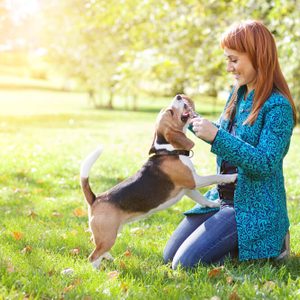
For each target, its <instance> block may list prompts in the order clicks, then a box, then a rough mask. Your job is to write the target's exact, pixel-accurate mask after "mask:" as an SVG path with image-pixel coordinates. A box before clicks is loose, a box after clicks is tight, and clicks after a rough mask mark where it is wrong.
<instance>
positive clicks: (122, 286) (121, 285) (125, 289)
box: [120, 282, 128, 293]
mask: <svg viewBox="0 0 300 300" xmlns="http://www.w3.org/2000/svg"><path fill="white" fill-rule="evenodd" d="M120 287H121V289H122V292H123V293H127V291H128V284H126V283H125V282H121V284H120Z"/></svg>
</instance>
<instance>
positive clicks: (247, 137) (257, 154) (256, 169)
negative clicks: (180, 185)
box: [185, 87, 294, 260]
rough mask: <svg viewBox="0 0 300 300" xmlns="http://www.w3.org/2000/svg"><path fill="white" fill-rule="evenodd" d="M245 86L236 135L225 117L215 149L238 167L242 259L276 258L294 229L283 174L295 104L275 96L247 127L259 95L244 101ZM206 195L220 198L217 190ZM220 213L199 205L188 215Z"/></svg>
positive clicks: (236, 201)
mask: <svg viewBox="0 0 300 300" xmlns="http://www.w3.org/2000/svg"><path fill="white" fill-rule="evenodd" d="M244 92H245V87H241V88H240V89H239V91H238V103H239V106H238V111H237V114H236V121H237V128H236V136H233V135H231V134H230V133H229V132H228V131H227V127H228V125H229V124H228V123H229V122H228V120H224V119H223V118H222V116H221V118H220V121H219V123H218V125H217V126H218V127H219V130H218V133H217V135H216V138H215V140H214V141H213V143H212V145H211V152H212V153H214V154H216V155H217V168H218V173H219V168H220V166H221V162H222V160H226V161H228V162H230V163H231V164H232V165H235V166H237V167H238V179H237V185H236V190H235V195H234V207H235V211H236V222H237V230H238V247H239V259H240V260H248V259H259V258H271V257H276V256H278V255H279V254H280V251H281V248H282V245H283V240H284V237H285V235H286V232H287V230H288V228H289V219H288V214H287V207H286V193H285V187H284V176H283V158H284V157H285V155H286V154H287V152H288V149H289V144H290V139H291V135H292V131H293V127H294V120H293V111H292V107H291V105H290V103H289V101H288V100H287V99H286V98H285V97H284V96H283V95H281V94H280V93H278V92H273V93H272V95H271V96H270V97H269V99H267V101H266V102H265V103H264V105H263V106H262V108H261V110H260V112H259V114H258V117H257V119H256V121H255V123H254V124H253V125H248V124H246V125H243V122H244V121H245V120H246V118H247V117H248V115H249V113H250V110H251V106H252V102H253V96H254V91H252V92H250V93H249V95H248V96H247V99H246V100H244V99H243V98H244ZM205 196H206V197H207V198H208V199H209V200H212V201H213V200H216V199H218V193H217V190H216V188H213V189H212V190H210V191H208V192H207V193H206V194H205ZM211 210H214V209H211V208H204V207H201V206H200V205H196V206H195V207H194V208H193V209H191V210H189V211H187V212H185V215H191V214H202V213H206V212H208V211H211Z"/></svg>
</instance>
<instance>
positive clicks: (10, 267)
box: [6, 262, 15, 273]
mask: <svg viewBox="0 0 300 300" xmlns="http://www.w3.org/2000/svg"><path fill="white" fill-rule="evenodd" d="M6 270H7V272H8V273H14V272H15V267H14V266H13V264H12V263H11V262H9V263H7V266H6Z"/></svg>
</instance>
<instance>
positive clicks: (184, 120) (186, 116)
mask: <svg viewBox="0 0 300 300" xmlns="http://www.w3.org/2000/svg"><path fill="white" fill-rule="evenodd" d="M189 117H190V112H189V111H185V112H183V113H182V115H181V121H182V122H184V123H186V122H187V120H188V119H189Z"/></svg>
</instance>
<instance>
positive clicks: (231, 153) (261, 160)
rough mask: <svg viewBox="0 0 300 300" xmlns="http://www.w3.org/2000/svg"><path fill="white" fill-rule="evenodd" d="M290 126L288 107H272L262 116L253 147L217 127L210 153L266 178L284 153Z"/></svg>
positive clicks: (288, 140)
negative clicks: (258, 137) (257, 136)
mask: <svg viewBox="0 0 300 300" xmlns="http://www.w3.org/2000/svg"><path fill="white" fill-rule="evenodd" d="M246 126H247V125H246ZM293 126H294V122H293V112H292V108H291V107H290V105H288V104H284V103H281V105H274V106H273V107H271V109H269V111H268V112H267V113H266V115H265V123H264V127H263V129H262V132H261V136H260V139H259V143H258V145H257V146H256V147H254V146H252V145H250V144H248V143H246V142H244V141H242V140H241V139H239V138H237V137H234V136H232V135H231V134H230V133H228V132H227V131H225V130H224V129H221V128H219V130H218V132H217V135H216V136H215V139H214V141H213V143H212V147H211V152H213V153H215V154H217V155H219V156H221V157H222V158H223V159H224V160H227V161H230V163H232V164H233V165H236V166H239V167H241V168H242V169H243V170H244V171H245V172H247V173H250V174H253V175H262V176H264V175H268V174H270V173H272V172H273V170H274V169H276V168H277V166H278V163H279V162H280V161H281V159H282V158H283V157H284V155H285V154H286V150H287V147H288V145H289V142H290V137H291V135H292V131H293Z"/></svg>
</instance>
